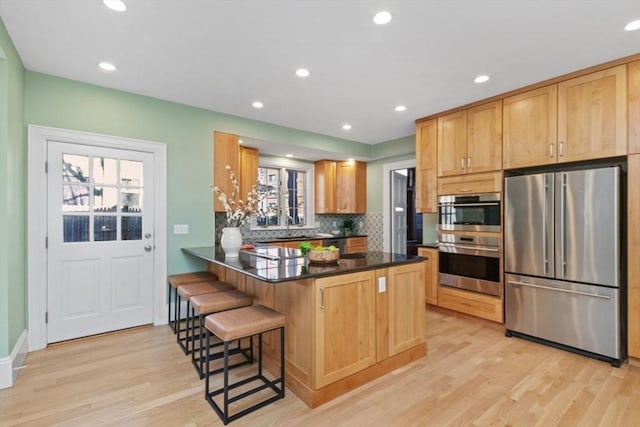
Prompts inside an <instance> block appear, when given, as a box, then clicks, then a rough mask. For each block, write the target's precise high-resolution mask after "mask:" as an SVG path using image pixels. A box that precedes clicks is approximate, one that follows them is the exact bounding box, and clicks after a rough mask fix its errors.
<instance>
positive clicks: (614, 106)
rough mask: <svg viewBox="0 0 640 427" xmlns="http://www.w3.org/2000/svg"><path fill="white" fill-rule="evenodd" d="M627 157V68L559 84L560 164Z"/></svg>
mask: <svg viewBox="0 0 640 427" xmlns="http://www.w3.org/2000/svg"><path fill="white" fill-rule="evenodd" d="M626 153H627V72H626V66H625V65H620V66H617V67H613V68H609V69H606V70H603V71H598V72H595V73H591V74H587V75H584V76H581V77H576V78H574V79H570V80H565V81H563V82H560V83H558V161H559V162H572V161H578V160H587V159H595V158H604V157H613V156H620V155H625V154H626Z"/></svg>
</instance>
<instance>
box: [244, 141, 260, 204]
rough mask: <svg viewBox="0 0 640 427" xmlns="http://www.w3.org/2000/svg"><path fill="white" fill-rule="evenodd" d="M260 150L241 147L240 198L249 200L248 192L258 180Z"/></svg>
mask: <svg viewBox="0 0 640 427" xmlns="http://www.w3.org/2000/svg"><path fill="white" fill-rule="evenodd" d="M258 158H259V154H258V150H257V149H256V148H250V147H242V146H241V147H240V175H239V177H240V196H239V197H240V199H241V200H242V201H243V202H246V201H247V194H248V193H249V191H250V190H251V188H252V187H253V186H254V185H255V184H256V183H257V182H258Z"/></svg>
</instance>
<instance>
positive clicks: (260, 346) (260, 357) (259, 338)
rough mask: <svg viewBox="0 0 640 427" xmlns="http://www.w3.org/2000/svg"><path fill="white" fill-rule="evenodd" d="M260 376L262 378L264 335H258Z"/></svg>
mask: <svg viewBox="0 0 640 427" xmlns="http://www.w3.org/2000/svg"><path fill="white" fill-rule="evenodd" d="M252 341H253V339H252ZM258 375H259V376H262V333H259V334H258Z"/></svg>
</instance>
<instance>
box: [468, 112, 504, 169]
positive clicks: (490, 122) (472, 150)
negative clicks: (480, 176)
mask: <svg viewBox="0 0 640 427" xmlns="http://www.w3.org/2000/svg"><path fill="white" fill-rule="evenodd" d="M466 166H467V173H477V172H489V171H495V170H500V169H502V100H498V101H494V102H488V103H486V104H483V105H478V106H477V107H473V108H470V109H468V110H467V158H466Z"/></svg>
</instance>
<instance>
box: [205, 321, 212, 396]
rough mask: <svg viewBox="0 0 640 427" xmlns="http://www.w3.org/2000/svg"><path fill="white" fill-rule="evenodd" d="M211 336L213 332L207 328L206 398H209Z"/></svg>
mask: <svg viewBox="0 0 640 427" xmlns="http://www.w3.org/2000/svg"><path fill="white" fill-rule="evenodd" d="M210 337H211V334H210V333H209V331H208V330H207V352H206V354H207V355H206V358H207V361H206V364H205V366H206V367H207V371H206V372H205V383H204V397H205V399H207V400H209V376H210V375H209V339H210Z"/></svg>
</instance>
